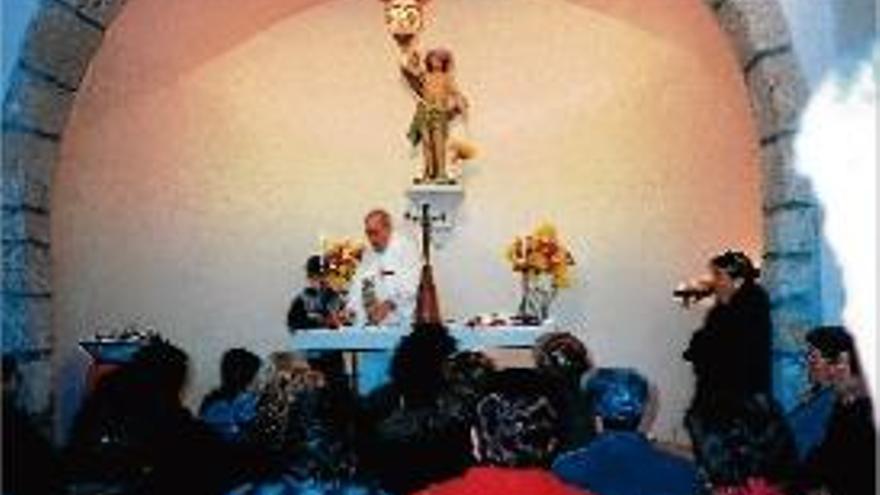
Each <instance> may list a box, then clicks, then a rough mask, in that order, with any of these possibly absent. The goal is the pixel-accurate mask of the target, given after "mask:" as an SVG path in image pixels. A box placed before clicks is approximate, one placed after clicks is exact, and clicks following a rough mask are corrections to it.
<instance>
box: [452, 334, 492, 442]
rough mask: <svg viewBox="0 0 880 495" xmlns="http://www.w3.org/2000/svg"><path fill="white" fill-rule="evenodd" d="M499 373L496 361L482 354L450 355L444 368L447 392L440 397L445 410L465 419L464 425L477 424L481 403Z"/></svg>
mask: <svg viewBox="0 0 880 495" xmlns="http://www.w3.org/2000/svg"><path fill="white" fill-rule="evenodd" d="M495 370H496V366H495V362H493V361H492V359H491V358H489V356H487V355H486V354H484V353H482V352H479V351H459V352H456V353H455V354H453V355H451V356H449V358H448V359H447V360H446V363H445V365H444V368H443V375H444V376H445V379H446V383H447V389H446V392H445V393H444V394H443V395H442V396H441V398H440V401H441V403H442V407H443V408H444V409H445V410H447V411H449V412H450V413H451V414H453V415H454V416H456V417H458V418H461V422H462V423H463V424H465V425H471V424H473V421H474V418H475V414H476V407H477V402H478V401H479V400H480V398H481V397H483V395H484V394H485V391H486V386H487V384H488V379H489V377H491V376H492V374H493V373H494V372H495Z"/></svg>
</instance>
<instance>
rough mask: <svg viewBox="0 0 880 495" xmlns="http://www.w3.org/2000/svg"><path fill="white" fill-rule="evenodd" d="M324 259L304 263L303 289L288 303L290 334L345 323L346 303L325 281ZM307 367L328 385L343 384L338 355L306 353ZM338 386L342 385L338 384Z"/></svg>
mask: <svg viewBox="0 0 880 495" xmlns="http://www.w3.org/2000/svg"><path fill="white" fill-rule="evenodd" d="M325 272H326V267H325V266H324V261H323V259H322V258H321V257H320V256H318V255H314V256H310V257H309V259H308V260H306V286H305V287H304V288H303V289H302V291H300V293H299V294H297V296H296V297H295V298H294V299H293V301H292V302H291V303H290V309H289V310H288V311H287V329H288V330H289V331H290V332H291V333H294V332H297V331H300V330H310V329H316V328H338V327H339V326H340V325H342V324H343V322H344V321H345V319H346V317H345V301H344V300H343V298H342V296H341V295H340V294H339V293H337V292H336V291H335V290H333V288H332V287H330V285H328V284H327V280H326V273H325ZM306 357H308V359H309V365H310V366H311V367H312V368H314V369H316V370H319V371H321V372H322V373H324V375H325V376H326V377H327V379H328V380H329V381H331V382H337V381H338V382H344V381H345V376H346V374H345V361H344V359H343V356H342V353H341V352H337V351H308V352H307V353H306ZM339 385H340V386H341V383H340V384H339Z"/></svg>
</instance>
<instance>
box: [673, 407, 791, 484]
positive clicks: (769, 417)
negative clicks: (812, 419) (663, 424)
mask: <svg viewBox="0 0 880 495" xmlns="http://www.w3.org/2000/svg"><path fill="white" fill-rule="evenodd" d="M685 422H686V425H687V427H688V432H689V433H690V435H691V440H692V441H693V448H694V456H695V457H696V460H697V464H698V466H699V467H700V471H701V473H702V474H703V477H704V478H705V479H704V480H703V481H704V482H705V484H706V489H707V491H708V493H711V494H712V495H795V494H799V491H798V489H799V483H798V474H799V472H798V464H797V453H796V449H795V445H794V439H793V437H792V434H791V431H790V430H789V428H788V425H787V424H786V422H785V420H784V417H783V415H782V411H781V408H780V407H779V405H778V404H777V403H776V402H775V401H773V400H772V399H770V398H768V397H766V396H764V395H753V396H749V397H744V396H742V395H736V394H732V395H724V394H722V395H713V396H710V397H707V398H706V400H704V401H703V402H701V403H700V404H699V406H698V407H696V408H691V410H689V411H688V413H687V416H686V419H685Z"/></svg>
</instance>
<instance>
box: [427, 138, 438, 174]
mask: <svg viewBox="0 0 880 495" xmlns="http://www.w3.org/2000/svg"><path fill="white" fill-rule="evenodd" d="M425 138H426V139H425V178H426V179H427V180H429V181H432V182H433V181H435V180H437V172H438V170H437V136H436V134H435V133H434V130H433V129H428V131H427V132H426V133H425Z"/></svg>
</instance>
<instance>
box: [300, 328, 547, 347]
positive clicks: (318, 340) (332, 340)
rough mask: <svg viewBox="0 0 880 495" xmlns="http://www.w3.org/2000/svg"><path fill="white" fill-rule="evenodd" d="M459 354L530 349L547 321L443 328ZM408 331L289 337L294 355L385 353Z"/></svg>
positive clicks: (311, 332)
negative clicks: (460, 352)
mask: <svg viewBox="0 0 880 495" xmlns="http://www.w3.org/2000/svg"><path fill="white" fill-rule="evenodd" d="M447 328H448V329H449V334H450V335H451V336H452V337H454V338H455V339H456V340H457V341H458V349H459V350H482V349H493V348H494V349H499V348H500V349H523V348H530V347H532V345H533V344H534V343H535V340H537V339H538V337H540V336H541V335H543V334H545V333H548V332H551V331H553V329H554V328H555V326H554V325H553V323H552V322H550V321H548V322H545V323H544V324H542V325H540V326H493V327H468V326H465V325H455V324H453V325H447ZM408 333H409V332H408V331H406V332H405V331H403V330H402V329H401V328H397V327H344V328H342V329H338V330H331V329H313V330H299V331H297V332H296V333H294V334H293V335H292V336H291V347H292V349H293V350H296V351H352V352H359V351H389V350H393V349H394V348H395V347H396V346H397V343H398V341H400V338H401V337H402V336H404V335H406V334H408Z"/></svg>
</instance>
